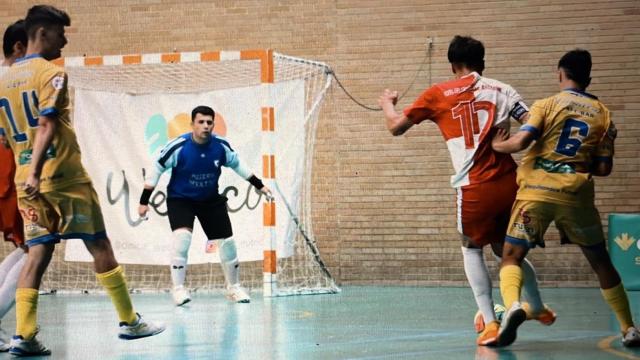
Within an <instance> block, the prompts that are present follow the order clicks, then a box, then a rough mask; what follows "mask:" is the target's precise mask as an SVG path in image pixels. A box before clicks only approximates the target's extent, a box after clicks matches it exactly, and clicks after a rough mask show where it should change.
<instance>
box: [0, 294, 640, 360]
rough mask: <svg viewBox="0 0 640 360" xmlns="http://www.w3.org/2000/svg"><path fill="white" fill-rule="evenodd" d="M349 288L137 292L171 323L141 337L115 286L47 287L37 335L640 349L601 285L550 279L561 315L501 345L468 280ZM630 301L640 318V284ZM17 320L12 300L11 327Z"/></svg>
mask: <svg viewBox="0 0 640 360" xmlns="http://www.w3.org/2000/svg"><path fill="white" fill-rule="evenodd" d="M342 290H343V291H342V293H341V294H338V295H314V296H297V297H284V298H275V299H263V298H262V297H261V295H260V293H252V295H253V299H252V302H251V304H230V303H227V302H226V300H224V298H223V297H222V295H220V294H212V293H207V294H198V293H196V294H195V296H194V301H193V302H191V303H190V304H189V305H187V306H186V307H183V308H176V307H174V306H173V305H172V303H171V300H170V298H169V295H168V294H137V295H134V301H135V304H136V307H137V309H138V311H140V312H142V313H143V314H144V315H145V316H146V317H148V318H150V319H158V320H163V321H165V322H166V323H167V325H168V328H167V330H166V331H165V332H164V333H162V334H160V335H158V336H155V337H152V338H146V339H141V340H135V341H122V340H118V339H117V337H116V336H117V326H116V325H117V321H116V315H115V312H114V310H113V308H112V307H111V304H110V303H109V300H108V298H107V297H106V296H102V295H61V294H57V295H46V296H45V295H43V296H41V302H40V305H39V314H40V318H39V323H40V325H41V327H42V330H41V332H40V335H38V336H39V338H40V339H41V340H42V341H43V342H44V343H45V344H46V345H47V346H49V347H50V348H51V350H52V351H53V355H52V356H51V357H48V358H49V359H122V360H125V359H232V360H235V359H261V360H262V359H304V360H309V359H509V360H515V359H518V360H533V359H567V360H570V359H581V360H588V359H598V360H600V359H640V349H637V350H630V349H625V348H623V347H622V345H621V344H620V337H619V336H618V332H617V330H616V327H615V320H614V319H613V318H612V316H611V314H610V311H609V309H608V308H607V306H606V305H605V303H604V301H603V300H602V298H601V297H600V292H599V290H598V289H556V288H553V289H546V288H545V289H542V290H543V292H542V294H543V297H544V298H545V302H547V303H548V304H549V305H550V306H551V307H552V308H553V309H554V310H556V311H557V313H558V320H557V322H556V323H555V324H554V325H553V326H551V327H544V326H542V325H540V324H538V323H536V322H526V323H525V324H524V325H522V326H521V328H520V331H519V337H518V340H517V341H516V342H515V344H513V345H512V346H510V347H507V348H504V349H500V350H495V349H489V348H483V347H477V346H476V345H475V343H474V340H475V337H476V334H475V332H474V331H473V327H472V318H473V315H474V313H475V310H474V306H475V305H474V304H473V299H472V295H471V290H470V289H468V288H424V287H420V288H417V287H356V286H348V287H344V288H343V289H342ZM496 295H497V290H496ZM631 303H632V308H633V311H634V316H635V318H636V319H640V311H639V305H640V292H635V293H631ZM14 324H15V320H14V311H13V310H12V311H11V312H10V313H9V314H7V316H6V317H5V320H4V321H3V322H2V327H3V328H4V329H6V330H10V331H12V329H13V327H14ZM8 358H10V355H8V354H6V353H4V354H0V359H8Z"/></svg>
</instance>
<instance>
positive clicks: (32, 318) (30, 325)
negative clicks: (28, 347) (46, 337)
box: [16, 288, 38, 340]
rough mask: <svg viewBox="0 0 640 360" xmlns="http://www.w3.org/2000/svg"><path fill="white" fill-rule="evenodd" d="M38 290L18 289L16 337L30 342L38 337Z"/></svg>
mask: <svg viewBox="0 0 640 360" xmlns="http://www.w3.org/2000/svg"><path fill="white" fill-rule="evenodd" d="M37 320H38V289H30V288H18V289H16V335H20V336H22V338H23V339H25V340H30V339H31V338H33V337H34V336H35V335H36V327H37Z"/></svg>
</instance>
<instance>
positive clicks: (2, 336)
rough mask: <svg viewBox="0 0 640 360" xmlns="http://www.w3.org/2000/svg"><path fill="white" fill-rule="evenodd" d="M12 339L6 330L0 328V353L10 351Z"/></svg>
mask: <svg viewBox="0 0 640 360" xmlns="http://www.w3.org/2000/svg"><path fill="white" fill-rule="evenodd" d="M10 342H11V338H10V337H9V335H7V332H6V331H4V329H2V328H0V352H6V351H9V348H10V347H11V345H10V344H9V343H10Z"/></svg>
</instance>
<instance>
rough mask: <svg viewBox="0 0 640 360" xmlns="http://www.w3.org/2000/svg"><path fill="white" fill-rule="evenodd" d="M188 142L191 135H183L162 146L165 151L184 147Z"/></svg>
mask: <svg viewBox="0 0 640 360" xmlns="http://www.w3.org/2000/svg"><path fill="white" fill-rule="evenodd" d="M190 140H191V133H185V134H182V135H179V136H177V137H175V138H173V139H172V140H170V141H169V142H168V143H167V145H165V146H164V148H165V149H172V148H179V147H182V146H184V144H186V143H187V142H188V141H190Z"/></svg>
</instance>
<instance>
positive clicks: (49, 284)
mask: <svg viewBox="0 0 640 360" xmlns="http://www.w3.org/2000/svg"><path fill="white" fill-rule="evenodd" d="M58 62H59V64H60V65H62V66H64V67H65V69H66V71H67V73H68V75H69V86H70V91H71V97H72V103H73V104H74V110H73V122H74V127H75V128H76V131H77V134H78V140H79V142H80V146H81V148H82V154H83V163H84V164H85V166H86V168H87V170H88V171H89V174H90V175H91V177H92V181H93V184H94V187H95V189H96V191H97V193H98V197H99V198H100V202H101V207H102V210H103V213H104V217H105V222H106V226H107V233H108V234H109V238H110V239H111V241H112V244H113V246H114V250H115V253H116V257H117V258H118V260H119V261H120V262H121V263H122V264H123V266H124V268H125V271H126V274H127V280H128V284H129V287H130V288H131V289H132V290H141V291H147V290H168V289H170V287H171V278H170V272H169V266H168V264H169V261H170V259H171V248H172V246H171V231H170V228H169V223H168V218H167V216H166V187H165V186H164V185H166V184H167V182H168V176H167V175H168V174H165V175H163V178H161V182H160V184H159V186H158V187H157V188H156V193H155V195H154V196H152V198H151V203H150V216H149V220H148V221H144V220H142V219H139V217H138V215H137V203H138V199H139V196H140V193H141V190H142V186H143V181H144V174H145V171H146V170H145V169H149V166H150V165H151V161H153V159H154V158H155V156H157V154H158V151H159V150H160V149H162V148H163V147H164V145H166V144H167V143H168V142H169V141H171V139H172V138H174V137H176V136H179V135H180V134H182V133H186V132H189V131H190V126H189V124H190V121H191V119H190V115H191V114H190V112H191V109H193V108H194V107H195V106H197V105H208V106H211V107H212V108H213V109H214V110H215V111H216V117H215V128H214V132H216V133H217V134H218V135H220V136H224V137H225V138H226V139H227V140H228V141H229V142H230V144H231V146H232V147H233V148H234V150H236V151H237V152H238V154H239V156H240V158H241V159H242V160H243V162H245V164H246V165H248V167H249V168H251V169H252V170H253V171H254V173H255V174H256V175H258V176H259V177H262V178H263V181H264V182H265V184H266V185H267V186H269V187H270V188H271V189H272V191H273V192H274V194H275V201H273V202H270V201H267V200H266V199H265V198H264V197H263V196H261V195H260V194H259V193H258V192H256V191H255V189H253V188H252V187H250V186H249V184H248V183H247V182H246V181H245V180H244V179H240V178H239V177H238V176H237V175H236V174H235V173H233V172H232V171H229V170H223V175H222V177H221V178H220V191H221V193H223V194H224V195H225V196H227V198H229V201H228V203H227V206H228V208H229V213H230V217H231V221H232V224H233V229H234V239H235V240H236V243H237V244H238V252H239V257H240V261H241V271H240V275H241V281H242V284H243V286H245V287H247V288H249V289H251V290H263V292H264V295H265V296H283V295H295V294H319V293H335V292H338V291H339V288H338V287H337V286H336V284H335V282H334V280H333V278H332V277H331V275H330V273H329V271H328V270H327V268H326V266H325V264H324V262H323V261H322V258H321V256H320V253H319V250H318V246H317V244H316V242H315V237H314V232H313V228H312V221H311V220H312V219H311V171H312V159H313V147H314V142H315V135H316V125H317V122H318V116H319V114H320V112H321V110H322V108H323V100H324V99H325V95H326V92H327V90H328V89H329V87H330V86H331V77H330V69H329V68H328V66H327V65H325V64H323V63H320V62H315V61H309V60H305V59H300V58H295V57H290V56H285V55H282V54H278V53H274V52H272V51H270V50H256V51H237V52H224V51H221V52H193V53H170V54H147V55H126V56H103V57H77V58H64V59H59V60H58ZM203 161H204V160H203ZM205 242H206V236H205V235H204V233H203V232H202V229H201V228H200V226H199V225H198V223H197V221H196V225H195V227H194V236H193V241H192V244H191V248H190V252H189V266H188V270H187V283H186V285H187V286H188V287H189V288H191V289H192V291H198V290H215V289H222V288H223V287H224V277H223V274H222V271H221V269H220V265H219V263H218V262H219V261H218V256H217V254H210V253H205V251H204V249H205ZM213 250H214V252H215V251H216V249H215V248H214V249H213ZM90 260H91V258H90V256H89V255H88V253H86V250H85V249H84V248H83V246H82V242H81V241H76V240H71V241H66V242H63V243H62V244H61V245H59V246H58V249H57V251H56V253H55V255H54V259H53V261H52V263H51V265H50V267H49V269H48V271H47V273H46V275H45V278H44V280H43V285H42V288H43V290H51V291H72V292H73V291H101V287H100V286H99V284H98V283H97V282H96V279H95V274H94V272H93V270H92V264H91V262H90Z"/></svg>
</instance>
